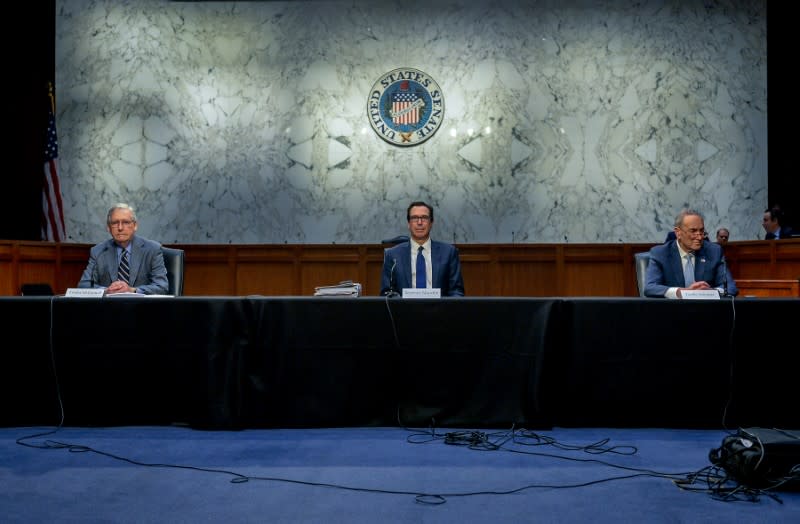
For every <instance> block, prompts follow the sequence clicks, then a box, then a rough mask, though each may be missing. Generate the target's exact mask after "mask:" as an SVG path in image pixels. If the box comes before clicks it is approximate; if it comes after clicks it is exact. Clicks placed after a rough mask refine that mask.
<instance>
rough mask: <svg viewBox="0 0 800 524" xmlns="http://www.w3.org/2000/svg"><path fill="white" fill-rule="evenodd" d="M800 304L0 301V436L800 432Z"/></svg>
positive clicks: (469, 300)
mask: <svg viewBox="0 0 800 524" xmlns="http://www.w3.org/2000/svg"><path fill="white" fill-rule="evenodd" d="M797 322H800V300H797V299H737V300H718V301H710V300H700V301H670V300H657V299H642V298H557V297H555V298H442V299H414V300H409V299H405V300H404V299H399V298H396V299H385V298H380V297H359V298H331V297H313V298H312V297H263V296H249V297H157V298H156V297H141V298H136V297H114V298H110V297H109V298H102V299H87V298H71V297H69V298H68V297H60V296H59V297H0V326H1V327H2V339H0V340H2V344H1V345H2V352H0V353H1V354H2V365H1V366H0V394H2V395H1V396H0V398H2V401H0V408H2V411H0V425H4V426H28V425H56V424H60V423H61V417H62V413H63V423H64V424H65V425H73V426H109V425H170V424H179V425H188V426H191V427H197V428H206V429H239V428H270V427H334V426H335V427H342V426H406V427H430V426H438V427H461V428H467V427H480V428H490V427H506V428H510V427H512V426H513V427H517V428H522V427H525V428H543V427H554V426H572V427H575V426H587V427H588V426H594V427H680V428H704V427H712V428H717V427H727V428H735V427H737V426H741V427H752V426H764V427H784V428H786V427H794V428H797V427H800V408H798V393H799V392H800V380H798V377H797V374H798V369H800V367H799V366H798V364H800V356H798V355H799V354H800V342H798V335H797V333H798V325H797Z"/></svg>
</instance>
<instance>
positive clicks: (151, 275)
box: [78, 204, 169, 295]
mask: <svg viewBox="0 0 800 524" xmlns="http://www.w3.org/2000/svg"><path fill="white" fill-rule="evenodd" d="M106 226H107V227H108V232H109V233H111V237H112V238H109V239H108V240H106V241H104V242H101V243H99V244H97V245H96V246H94V247H92V249H91V250H90V251H89V262H88V264H86V269H84V270H83V275H81V279H80V282H78V287H83V288H88V287H104V288H106V291H105V292H106V293H107V294H114V293H138V294H141V295H164V294H166V293H167V290H168V289H169V287H168V281H167V268H166V266H165V265H164V255H163V254H162V252H161V244H159V243H158V242H155V241H153V240H148V239H146V238H144V237H140V236H137V235H136V230H137V229H138V227H139V225H138V222H137V220H136V213H135V212H134V210H133V208H132V207H131V206H129V205H128V204H116V205H115V206H114V207H112V208H111V209H109V210H108V215H107V216H106Z"/></svg>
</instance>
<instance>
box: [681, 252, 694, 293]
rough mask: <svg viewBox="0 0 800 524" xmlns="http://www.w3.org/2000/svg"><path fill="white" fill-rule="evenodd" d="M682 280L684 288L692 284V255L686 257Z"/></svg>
mask: <svg viewBox="0 0 800 524" xmlns="http://www.w3.org/2000/svg"><path fill="white" fill-rule="evenodd" d="M683 280H685V283H686V287H689V286H691V285H692V284H694V263H692V255H691V254H687V255H686V265H685V266H684V267H683Z"/></svg>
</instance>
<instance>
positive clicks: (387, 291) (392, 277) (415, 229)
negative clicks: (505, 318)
mask: <svg viewBox="0 0 800 524" xmlns="http://www.w3.org/2000/svg"><path fill="white" fill-rule="evenodd" d="M406 220H407V222H408V230H409V232H410V233H411V237H410V238H409V240H408V241H407V242H401V243H400V244H397V245H396V246H394V247H392V248H389V249H387V250H386V251H385V253H384V258H383V274H382V276H381V295H389V296H394V295H396V294H398V293H400V291H401V290H402V289H404V288H438V289H440V290H441V294H442V296H443V297H445V296H450V297H454V296H455V297H462V296H464V281H463V279H462V277H461V261H460V260H459V258H458V249H457V248H456V247H455V246H453V245H451V244H448V243H446V242H438V241H436V240H431V229H432V228H433V208H432V207H431V206H430V205H428V204H426V203H425V202H412V203H411V205H409V206H408V209H407V210H406Z"/></svg>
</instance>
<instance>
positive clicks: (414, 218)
mask: <svg viewBox="0 0 800 524" xmlns="http://www.w3.org/2000/svg"><path fill="white" fill-rule="evenodd" d="M430 220H431V217H429V216H428V215H411V216H410V217H409V218H408V221H409V222H430Z"/></svg>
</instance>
